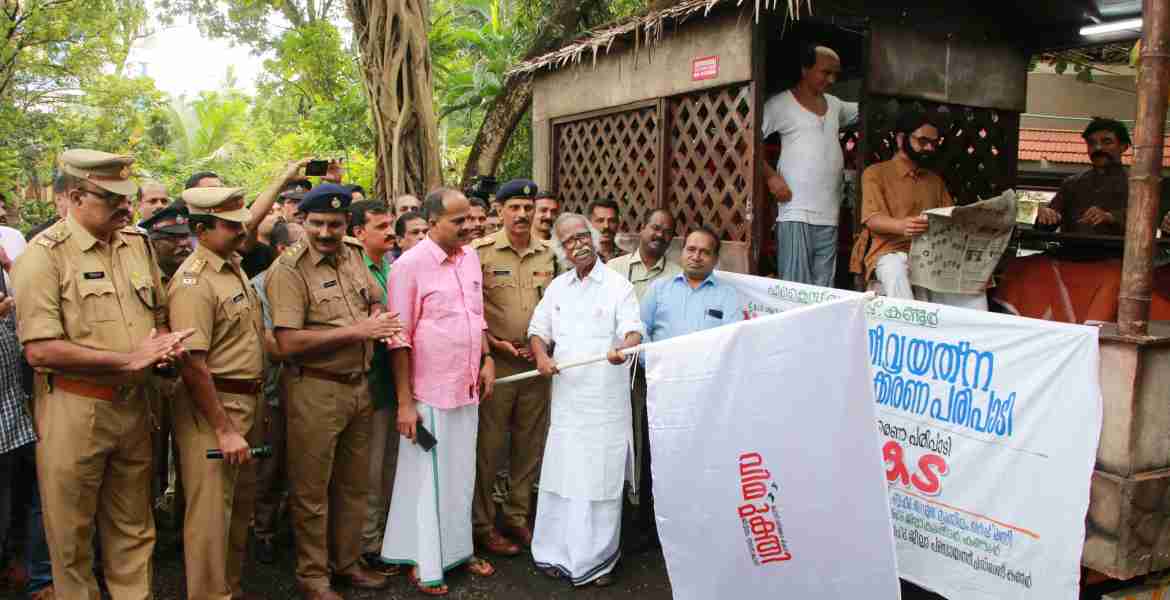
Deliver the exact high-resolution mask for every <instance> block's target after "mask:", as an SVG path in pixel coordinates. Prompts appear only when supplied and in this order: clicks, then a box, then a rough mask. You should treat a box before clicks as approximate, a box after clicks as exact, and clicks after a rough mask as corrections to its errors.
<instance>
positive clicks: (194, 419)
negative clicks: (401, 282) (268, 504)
mask: <svg viewBox="0 0 1170 600" xmlns="http://www.w3.org/2000/svg"><path fill="white" fill-rule="evenodd" d="M183 201H184V202H186V203H187V207H188V210H189V211H190V217H189V220H190V225H191V227H193V228H194V233H195V235H196V237H197V238H198V240H199V245H198V247H196V249H195V252H194V253H192V254H191V256H189V257H187V260H185V261H183V264H182V265H181V266H180V267H179V270H178V271H177V272H176V274H175V277H174V278H173V279H172V280H171V282H170V286H169V287H168V289H167V292H168V295H169V297H170V317H171V323H172V325H173V326H174V327H184V328H187V327H189V328H191V329H193V330H194V331H195V333H194V335H192V336H191V337H190V338H188V340H187V343H186V346H187V350H188V352H189V354H190V356H189V359H188V360H186V361H185V362H184V363H183V364H182V366H181V368H180V374H181V375H182V377H183V383H184V384H185V387H186V389H185V393H184V394H182V395H181V397H180V398H178V399H176V401H175V403H174V407H173V408H174V417H175V418H174V423H175V438H176V440H177V441H178V445H179V456H180V459H179V466H180V468H181V472H182V478H183V490H184V496H185V499H186V504H187V511H186V515H185V519H184V526H183V555H184V560H185V563H186V567H187V598H190V599H192V600H202V599H218V600H230V599H232V598H244V597H246V595H245V594H244V592H243V590H242V589H241V588H240V572H241V568H242V565H243V562H244V555H245V553H246V551H247V540H248V522H249V520H251V518H252V508H253V505H254V502H255V485H254V484H255V476H254V475H252V474H242V473H241V471H244V470H247V471H254V469H255V465H252V464H249V463H250V462H251V460H252V457H251V455H250V454H249V445H248V442H247V440H246V439H245V436H248V435H249V434H251V433H252V431H253V429H254V427H255V425H256V423H257V421H258V420H259V415H258V414H257V411H258V409H259V394H260V385H261V381H260V377H261V375H262V374H263V370H264V355H263V346H262V341H261V340H262V336H261V327H262V326H261V323H260V319H261V315H260V300H259V298H257V297H256V292H255V291H254V290H253V289H252V286H251V285H249V284H248V280H247V278H246V277H245V276H244V272H243V270H242V269H241V268H240V255H239V254H237V253H236V251H237V250H238V249H239V248H240V245H241V244H243V242H244V239H245V237H246V236H247V230H246V228H245V225H244V224H245V223H247V222H248V221H249V220H251V213H250V212H249V211H248V209H247V208H246V207H244V196H243V190H241V189H239V188H221V187H204V188H191V189H189V190H186V191H184V192H183ZM209 448H217V449H220V450H222V452H223V460H208V459H207V457H206V452H207V450H208V449H209ZM248 475H251V476H248ZM241 482H246V483H250V484H251V485H250V486H248V489H243V490H241V489H237V485H238V484H239V483H241Z"/></svg>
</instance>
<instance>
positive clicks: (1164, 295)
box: [992, 254, 1170, 323]
mask: <svg viewBox="0 0 1170 600" xmlns="http://www.w3.org/2000/svg"><path fill="white" fill-rule="evenodd" d="M1120 289H1121V259H1119V258H1112V259H1106V260H1099V261H1087V262H1081V261H1078V262H1072V261H1061V260H1057V259H1054V258H1052V257H1051V256H1047V255H1043V254H1036V255H1033V256H1028V257H1024V258H1016V259H1013V260H1010V261H1008V262H1007V265H1006V268H1005V269H1004V272H1003V274H1002V276H1001V277H1000V279H998V281H997V284H996V287H995V288H994V289H993V293H992V297H993V298H994V299H995V301H997V302H999V303H1000V304H1002V305H1003V306H1004V307H1006V308H1007V309H1008V310H1010V311H1011V312H1013V313H1015V314H1017V315H1020V316H1023V317H1032V318H1036V319H1046V320H1049V321H1061V322H1064V323H1084V322H1085V321H1106V322H1110V323H1113V322H1116V321H1117V294H1118V291H1119V290H1120ZM1150 320H1151V321H1166V320H1170V266H1168V267H1162V268H1160V269H1155V270H1154V289H1153V293H1152V294H1151V299H1150Z"/></svg>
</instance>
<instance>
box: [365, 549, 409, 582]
mask: <svg viewBox="0 0 1170 600" xmlns="http://www.w3.org/2000/svg"><path fill="white" fill-rule="evenodd" d="M362 562H363V563H364V564H365V567H366V568H367V569H369V570H371V571H373V572H375V573H377V574H379V575H382V576H383V577H397V576H398V575H401V574H402V567H400V566H398V565H396V564H392V563H388V562H386V561H384V560H382V557H381V556H379V555H378V553H377V552H367V553H365V554H363V555H362Z"/></svg>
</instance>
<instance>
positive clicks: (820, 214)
mask: <svg viewBox="0 0 1170 600" xmlns="http://www.w3.org/2000/svg"><path fill="white" fill-rule="evenodd" d="M825 102H826V104H828V107H829V108H828V110H827V111H826V112H825V115H824V116H823V117H822V116H819V115H817V114H816V113H814V112H812V111H810V110H808V109H807V108H805V107H803V106H801V104H800V102H797V101H796V97H795V96H793V95H792V90H788V91H784V92H781V93H779V94H776V95H775V96H773V97H772V98H771V99H770V100H768V102H767V103H765V104H764V117H763V125H762V126H761V127H760V132H761V134H762V135H763V137H765V138H766V137H768V136H769V135H772V134H773V133H779V134H780V144H781V149H780V160H779V161H778V162H777V164H776V171H778V172H779V173H780V174H781V175H783V176H784V180H785V181H787V182H788V187H789V188H791V189H792V200H791V201H789V202H781V203H780V205H779V211H778V214H777V215H776V221H799V222H801V223H808V224H810V225H836V224H837V218H838V216H839V215H840V213H841V186H842V182H843V179H842V171H843V170H844V168H845V157H844V155H843V154H842V153H841V142H840V140H839V138H838V134H839V132H840V130H841V127H842V126H844V125H848V124H849V123H851V122H852V121H853V120H854V119H856V118H857V103H856V102H842V101H841V100H839V99H838V98H837V97H836V96H831V95H829V94H825Z"/></svg>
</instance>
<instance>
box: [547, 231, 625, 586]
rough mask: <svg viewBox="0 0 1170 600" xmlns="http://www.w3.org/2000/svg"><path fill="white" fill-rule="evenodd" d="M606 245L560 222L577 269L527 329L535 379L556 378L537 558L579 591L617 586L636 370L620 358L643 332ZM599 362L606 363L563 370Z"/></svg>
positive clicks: (556, 243)
mask: <svg viewBox="0 0 1170 600" xmlns="http://www.w3.org/2000/svg"><path fill="white" fill-rule="evenodd" d="M599 238H600V234H599V233H598V231H597V230H596V229H594V228H593V227H591V226H590V224H589V221H588V220H587V219H586V218H585V217H584V216H582V215H579V214H574V213H567V214H563V215H561V216H560V217H559V218H558V219H557V220H556V222H555V223H554V224H553V235H552V242H553V249H554V250H555V251H556V253H557V255H558V256H559V257H562V258H564V259H565V260H567V261H568V263H569V264H571V265H572V266H573V268H572V269H571V270H569V271H568V272H566V273H563V274H561V275H560V276H559V277H557V278H556V279H554V280H553V282H552V283H551V284H549V286H548V291H547V292H545V294H544V297H543V298H542V299H541V301H540V303H539V304H537V306H536V310H535V312H534V313H533V315H532V320H531V322H530V324H529V326H528V335H529V339H530V343H531V346H532V353H533V355H534V356H535V357H536V367H537V369H539V370H540V372H541V373H542V374H544V375H545V376H552V375H556V377H555V378H554V379H553V383H552V407H551V409H552V410H551V416H550V420H549V421H550V422H549V432H548V441H547V442H546V444H545V450H544V463H543V464H544V466H543V468H542V470H541V474H540V496H539V500H538V501H537V507H536V528H535V531H534V533H533V539H532V558H533V560H535V561H536V565H537V567H539V568H540V569H541V570H542V571H543V572H544V573H545V574H546V575H548V576H550V577H557V578H560V577H564V578H566V579H568V580H570V581H571V582H572V583H573V585H577V586H583V585H595V586H605V585H609V584H610V583H612V582H613V579H612V575H611V573H612V571H613V568H614V565H616V564H617V561H618V557H619V555H620V552H619V548H618V542H619V538H620V537H621V535H620V534H621V517H622V500H621V495H622V487H623V485H624V483H625V481H626V480H627V479H628V478H629V475H630V473H631V472H632V463H631V456H632V454H631V447H632V439H631V433H630V432H631V423H632V419H631V414H630V370H629V368H628V367H627V366H626V365H625V364H624V363H625V362H626V358H625V357H623V356H622V355H621V354H620V351H621V350H623V349H626V348H630V347H633V346H636V345H638V344H640V343H641V342H642V335H643V333H644V332H645V329H644V327H643V325H642V321H641V318H640V316H639V311H638V300H637V297H636V296H635V295H634V286H633V285H632V284H631V283H630V282H628V281H626V280H625V279H624V278H623V277H622V276H621V275H619V274H618V273H617V272H615V271H613V270H612V269H610V268H609V267H607V266H605V264H603V263H602V262H601V261H600V260H598V256H597V247H598V243H599ZM551 344H555V350H554V352H555V355H554V357H550V356H549V352H548V348H549V346H550V345H551ZM600 354H607V358H608V362H605V361H602V362H598V363H593V364H591V365H587V366H583V367H579V368H574V369H568V370H566V371H565V372H563V373H561V372H560V371H558V369H557V363H558V362H561V363H564V362H567V361H571V360H574V359H581V358H588V357H592V356H597V355H600Z"/></svg>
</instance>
